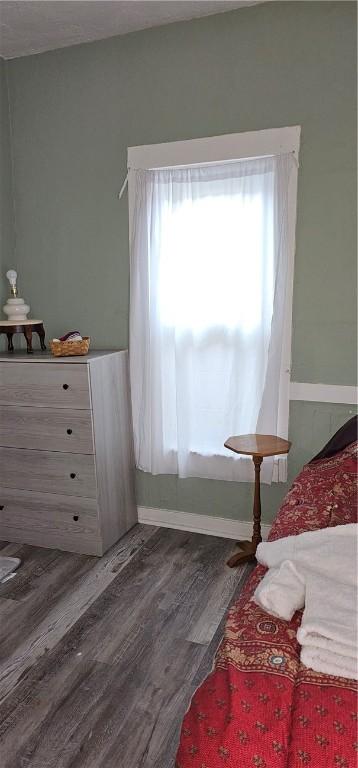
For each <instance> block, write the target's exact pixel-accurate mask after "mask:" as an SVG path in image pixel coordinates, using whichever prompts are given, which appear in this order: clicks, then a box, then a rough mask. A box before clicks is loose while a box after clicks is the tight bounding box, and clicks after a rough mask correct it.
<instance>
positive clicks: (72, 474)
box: [70, 472, 76, 480]
mask: <svg viewBox="0 0 358 768" xmlns="http://www.w3.org/2000/svg"><path fill="white" fill-rule="evenodd" d="M70 477H71V478H72V480H74V479H75V477H76V472H71V474H70Z"/></svg>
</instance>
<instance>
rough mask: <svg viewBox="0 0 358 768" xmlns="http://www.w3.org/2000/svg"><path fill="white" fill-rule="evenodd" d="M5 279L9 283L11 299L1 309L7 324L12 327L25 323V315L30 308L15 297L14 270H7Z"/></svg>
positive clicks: (15, 278) (15, 274)
mask: <svg viewBox="0 0 358 768" xmlns="http://www.w3.org/2000/svg"><path fill="white" fill-rule="evenodd" d="M6 277H7V279H8V281H9V283H10V291H11V297H10V298H9V299H8V300H7V302H6V304H5V306H4V307H3V311H4V314H5V315H6V316H7V320H8V322H9V323H12V324H13V325H19V324H21V323H24V322H27V315H28V314H29V312H30V307H29V305H28V304H25V302H24V299H19V298H18V295H17V287H16V281H17V272H15V270H14V269H9V270H8V272H6Z"/></svg>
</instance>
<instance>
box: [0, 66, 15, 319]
mask: <svg viewBox="0 0 358 768" xmlns="http://www.w3.org/2000/svg"><path fill="white" fill-rule="evenodd" d="M6 66H7V65H6V63H5V61H3V59H0V314H1V307H2V305H3V303H4V299H5V296H6V293H7V291H6V286H5V282H4V279H5V274H4V267H3V265H5V263H6V262H7V261H8V260H11V258H12V254H13V250H14V222H13V193H12V179H11V153H10V113H9V101H8V87H7V76H6Z"/></svg>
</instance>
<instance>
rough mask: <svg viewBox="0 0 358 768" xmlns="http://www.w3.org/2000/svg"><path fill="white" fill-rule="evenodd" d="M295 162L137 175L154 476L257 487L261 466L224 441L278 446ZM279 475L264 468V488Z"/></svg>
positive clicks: (146, 423) (133, 310)
mask: <svg viewBox="0 0 358 768" xmlns="http://www.w3.org/2000/svg"><path fill="white" fill-rule="evenodd" d="M294 162H295V161H294V158H293V156H292V154H285V155H278V156H273V157H263V158H257V159H249V160H240V161H235V162H230V163H225V164H221V165H207V166H200V167H195V166H192V167H187V168H169V169H162V170H135V171H134V170H132V171H130V174H131V185H132V187H133V188H134V211H133V220H132V227H131V242H130V373H131V391H132V409H133V427H134V443H135V455H136V463H137V466H138V467H139V468H140V469H142V470H144V471H146V472H151V473H152V474H177V475H179V476H180V477H205V478H212V479H219V480H236V481H240V480H243V481H244V480H249V479H252V466H251V464H252V463H251V462H250V461H248V460H247V459H245V457H239V456H235V455H233V454H231V453H230V452H229V451H227V449H225V448H224V441H225V440H226V439H227V437H229V436H230V435H235V434H245V433H252V432H261V433H264V434H277V425H278V408H279V398H280V384H281V367H282V365H281V364H282V351H283V331H284V318H285V299H286V285H287V269H288V247H287V243H288V213H287V208H288V185H289V178H290V172H291V170H292V167H293V163H294ZM281 394H282V393H281ZM272 472H273V460H268V461H266V460H265V462H264V463H263V467H262V479H263V481H264V482H271V480H272Z"/></svg>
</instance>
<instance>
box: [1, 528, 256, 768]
mask: <svg viewBox="0 0 358 768" xmlns="http://www.w3.org/2000/svg"><path fill="white" fill-rule="evenodd" d="M234 549H235V544H234V542H233V541H230V540H227V539H219V538H215V537H213V536H203V535H200V534H192V533H186V532H184V531H174V530H170V529H166V528H161V529H157V528H153V527H151V526H146V525H137V526H135V528H133V529H132V530H131V531H130V532H129V533H128V534H127V535H126V536H125V537H124V538H123V539H121V541H119V542H118V543H117V544H116V545H115V546H114V547H113V548H112V549H111V550H110V551H109V552H108V553H107V554H106V555H104V556H103V557H102V558H99V559H98V558H95V557H88V556H82V555H76V554H72V553H65V552H59V551H57V550H56V551H54V550H47V549H40V548H36V547H30V546H26V545H19V544H6V542H0V554H2V555H13V556H16V557H20V558H21V561H22V566H21V568H20V569H19V571H18V573H17V575H16V577H15V578H14V579H12V580H10V581H8V582H6V583H5V584H2V585H0V765H1V768H102V767H103V768H172V767H173V765H174V757H175V752H176V748H177V741H178V735H179V729H180V724H181V720H182V717H183V714H184V712H185V710H186V708H187V706H188V704H189V701H190V698H191V696H192V694H193V692H194V690H195V689H196V687H197V686H198V685H199V683H200V682H201V680H203V679H204V677H205V676H206V675H207V674H208V672H209V671H210V669H211V666H212V662H213V658H214V654H215V651H216V648H217V646H218V644H219V642H220V639H221V637H222V631H223V623H224V616H225V613H226V610H227V608H228V606H229V604H230V602H231V601H232V599H233V597H234V596H236V595H237V594H238V593H239V591H240V590H241V588H242V586H243V584H244V582H245V580H246V578H247V576H248V575H249V573H250V571H251V569H252V566H250V565H244V566H242V567H241V568H238V569H234V570H230V569H229V568H227V567H226V565H225V562H226V560H227V558H228V557H229V555H230V554H232V552H233V551H234Z"/></svg>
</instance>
